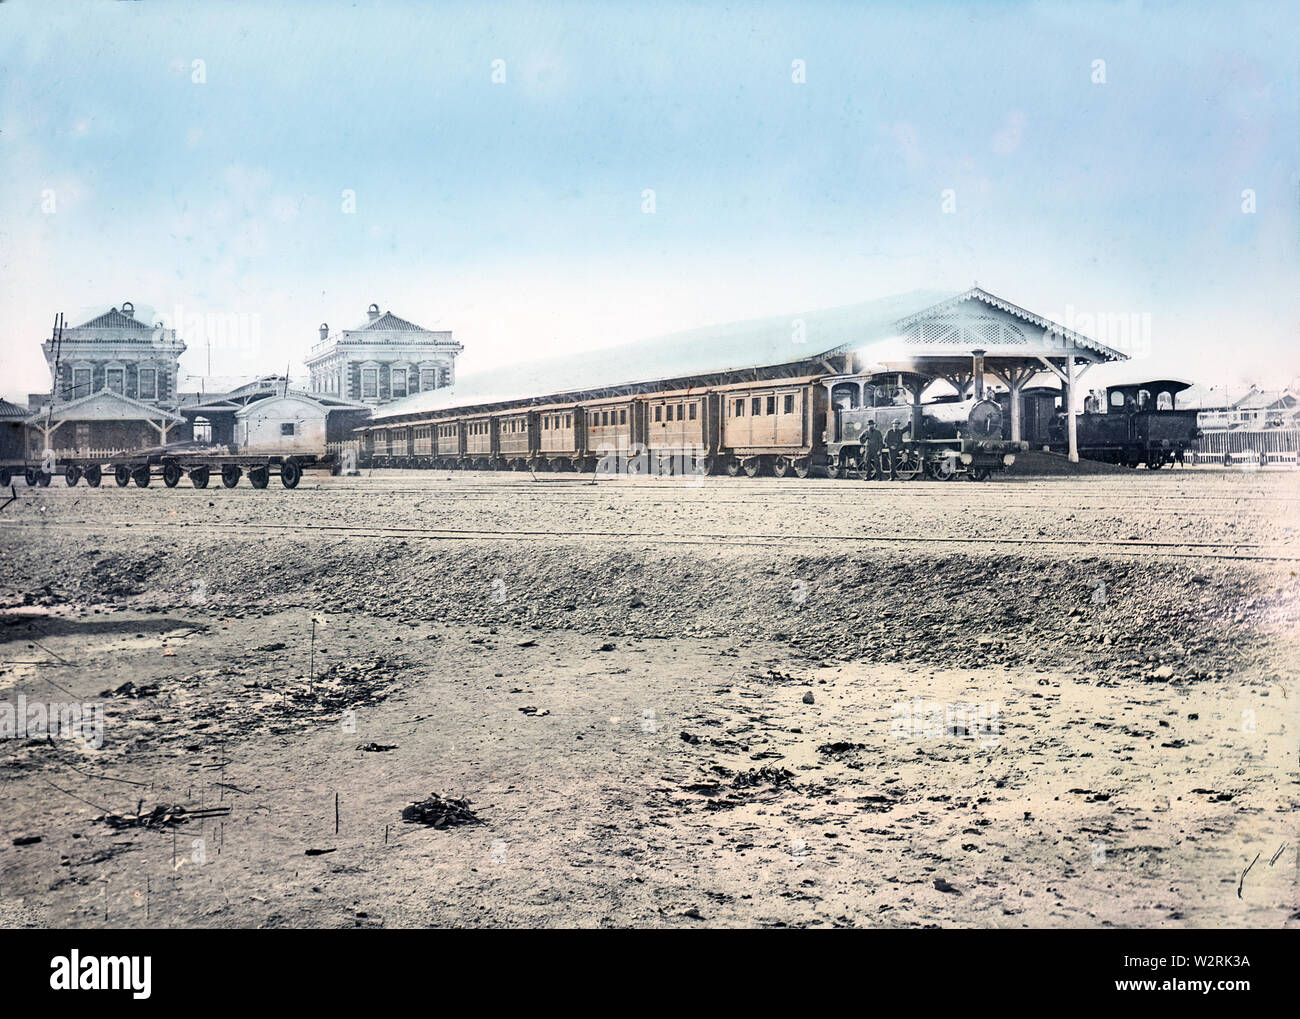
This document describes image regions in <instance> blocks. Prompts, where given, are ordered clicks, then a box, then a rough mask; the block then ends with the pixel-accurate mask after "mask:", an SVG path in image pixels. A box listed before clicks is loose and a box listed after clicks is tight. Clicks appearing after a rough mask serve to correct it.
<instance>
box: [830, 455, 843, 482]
mask: <svg viewBox="0 0 1300 1019" xmlns="http://www.w3.org/2000/svg"><path fill="white" fill-rule="evenodd" d="M826 476H827V477H828V478H830V479H831V480H832V481H835V480H837V479H839V478H842V477H844V465H843V464H842V463H840V461H838V460H830V461H827V464H826Z"/></svg>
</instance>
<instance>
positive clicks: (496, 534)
mask: <svg viewBox="0 0 1300 1019" xmlns="http://www.w3.org/2000/svg"><path fill="white" fill-rule="evenodd" d="M26 527H35V528H37V529H39V530H41V531H42V532H46V531H49V530H72V531H83V532H94V531H105V530H110V531H117V530H118V529H119V528H131V527H133V528H138V533H149V532H151V531H174V532H183V533H186V534H213V535H216V536H219V537H220V536H224V537H230V536H232V535H240V536H248V537H259V536H260V537H265V536H266V535H267V532H274V533H278V534H304V535H305V534H313V533H314V534H330V535H334V536H337V537H340V538H361V539H393V538H407V539H417V540H422V541H507V542H519V541H529V542H547V541H557V540H559V541H570V542H572V541H577V542H580V543H587V542H590V541H592V540H605V541H619V542H637V543H639V544H649V545H687V546H701V545H703V546H733V547H778V548H788V547H789V546H790V545H791V544H795V543H797V544H807V545H826V544H831V545H843V544H852V545H854V546H856V547H859V548H862V547H873V548H889V547H891V546H898V545H907V546H954V547H960V548H983V549H1025V548H1032V549H1046V548H1053V549H1056V548H1059V549H1082V550H1086V551H1092V552H1102V551H1104V552H1106V553H1108V554H1112V555H1114V554H1120V555H1138V556H1148V557H1151V556H1156V557H1170V558H1185V559H1232V560H1249V561H1256V562H1280V563H1300V547H1292V546H1283V547H1276V546H1270V545H1266V544H1264V543H1261V542H1250V541H1241V542H1197V541H1157V540H1128V539H1119V538H1113V539H1101V540H1097V539H1084V538H1078V539H1069V538H1044V537H1036V536H1035V537H1030V536H1012V537H969V536H958V535H937V534H903V533H872V532H870V531H862V532H858V533H853V534H798V533H782V534H728V533H716V534H710V533H693V534H673V533H671V532H666V531H644V530H642V531H636V530H576V529H562V530H526V529H500V530H488V529H483V528H468V527H465V528H458V527H375V526H369V525H357V524H322V523H294V524H275V523H259V524H232V523H206V522H190V521H150V522H147V523H141V522H139V521H125V520H107V521H102V522H89V521H86V522H80V521H59V520H41V521H38V522H36V521H34V522H20V521H15V520H8V521H0V533H4V532H5V531H12V530H21V529H22V528H26Z"/></svg>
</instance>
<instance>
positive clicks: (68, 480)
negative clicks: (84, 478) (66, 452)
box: [63, 464, 81, 488]
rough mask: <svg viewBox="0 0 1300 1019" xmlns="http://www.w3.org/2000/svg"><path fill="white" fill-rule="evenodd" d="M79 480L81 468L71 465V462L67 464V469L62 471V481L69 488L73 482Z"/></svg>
mask: <svg viewBox="0 0 1300 1019" xmlns="http://www.w3.org/2000/svg"><path fill="white" fill-rule="evenodd" d="M80 480H81V468H80V467H73V466H72V465H71V464H69V465H68V466H67V469H66V470H64V472H63V481H64V483H65V484H66V485H67V486H68V487H69V488H71V487H72V486H73V485H75V484H76V483H77V482H78V481H80Z"/></svg>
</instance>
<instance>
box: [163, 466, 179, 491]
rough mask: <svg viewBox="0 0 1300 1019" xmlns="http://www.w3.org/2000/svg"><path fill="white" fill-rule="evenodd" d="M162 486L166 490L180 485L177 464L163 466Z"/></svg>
mask: <svg viewBox="0 0 1300 1019" xmlns="http://www.w3.org/2000/svg"><path fill="white" fill-rule="evenodd" d="M162 474H163V484H164V485H166V486H167V487H168V488H175V487H176V486H177V485H179V484H180V483H181V469H180V465H179V464H163V471H162Z"/></svg>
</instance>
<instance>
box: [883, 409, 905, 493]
mask: <svg viewBox="0 0 1300 1019" xmlns="http://www.w3.org/2000/svg"><path fill="white" fill-rule="evenodd" d="M885 446H886V448H888V450H889V480H890V481H897V480H898V456H899V454H900V453H901V452H902V450H903V432H902V429H900V428H899V427H898V422H897V421H895V422H894V423H893V424H892V425H890V426H889V431H887V432H886V433H885Z"/></svg>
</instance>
